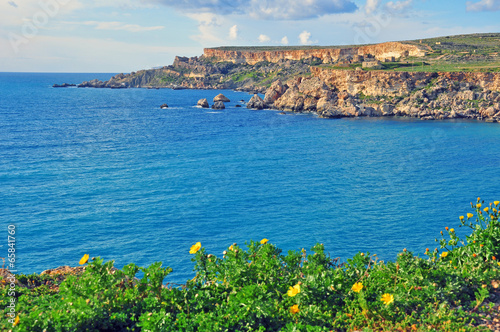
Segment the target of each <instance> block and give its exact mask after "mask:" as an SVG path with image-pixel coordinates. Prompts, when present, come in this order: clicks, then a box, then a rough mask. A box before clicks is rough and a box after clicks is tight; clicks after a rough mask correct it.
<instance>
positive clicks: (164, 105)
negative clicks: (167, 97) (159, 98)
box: [160, 104, 168, 110]
mask: <svg viewBox="0 0 500 332" xmlns="http://www.w3.org/2000/svg"><path fill="white" fill-rule="evenodd" d="M160 108H161V109H162V110H164V109H165V108H168V105H167V104H163V105H161V106H160Z"/></svg>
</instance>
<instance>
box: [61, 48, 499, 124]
mask: <svg viewBox="0 0 500 332" xmlns="http://www.w3.org/2000/svg"><path fill="white" fill-rule="evenodd" d="M383 46H384V48H381V49H380V50H379V51H380V52H378V51H377V50H378V49H377V48H373V47H372V48H373V50H372V51H373V52H372V53H374V54H375V56H376V55H377V54H378V55H379V56H386V55H387V54H392V53H391V52H393V51H394V49H391V48H390V47H389V46H391V45H390V44H388V45H383ZM391 47H393V46H391ZM379 48H380V47H379ZM393 48H394V47H393ZM399 48H401V47H399ZM399 48H398V50H399ZM375 51H377V52H378V53H377V52H375ZM399 51H401V52H400V53H401V54H399V56H400V58H401V59H399V60H398V61H399V62H397V63H399V64H402V63H403V61H404V54H403V53H404V52H403V51H405V52H406V51H407V50H406V49H403V48H401V50H399ZM207 52H208V51H207V50H205V53H206V54H204V55H203V56H201V57H192V58H186V57H176V58H175V61H174V63H173V64H172V65H170V66H165V67H162V68H157V69H150V70H141V71H138V72H132V73H130V74H118V75H115V76H113V77H112V78H111V79H109V80H108V81H104V82H103V81H100V80H97V79H95V80H91V81H86V82H82V83H80V84H78V85H77V87H78V88H110V89H125V88H147V89H160V88H170V89H216V90H217V89H232V90H236V91H246V92H250V93H253V94H258V93H260V94H265V98H264V99H261V98H260V97H258V95H255V96H254V97H252V99H251V100H250V101H249V102H248V104H247V107H248V108H252V109H263V108H270V109H276V110H280V111H283V112H295V113H303V112H311V113H317V114H318V116H319V117H321V118H343V117H362V116H370V117H379V116H403V117H412V118H419V119H422V120H444V119H460V118H465V119H476V120H481V121H486V122H500V72H415V71H412V72H408V71H395V70H373V69H363V68H362V67H359V66H358V67H356V68H355V69H354V68H345V69H340V68H338V67H336V66H339V65H343V63H344V62H346V61H347V62H346V63H347V65H353V64H354V65H356V63H357V62H356V61H363V58H365V60H366V59H369V60H370V61H372V56H371V55H370V54H365V55H364V56H361V55H356V56H355V57H354V58H353V59H351V57H350V55H349V54H348V57H347V58H343V57H341V55H342V54H341V53H339V55H338V57H339V58H338V59H336V60H335V61H337V62H336V63H334V64H331V63H330V64H325V61H326V60H325V59H323V58H321V59H320V58H317V57H315V56H312V55H311V54H313V55H318V54H320V53H318V54H316V53H311V52H309V53H310V54H309V53H307V52H305V51H300V52H302V53H304V52H305V53H304V54H306V55H307V54H308V56H310V57H308V58H302V59H300V60H290V59H288V60H287V59H284V58H283V54H278V55H279V56H278V55H276V54H274V53H276V52H274V53H272V54H271V55H274V57H271V58H270V60H272V61H271V62H270V60H269V59H268V60H269V61H260V60H261V59H260V58H255V56H256V55H259V54H260V53H262V54H261V56H264V55H265V56H269V54H268V53H269V52H260V53H259V52H257V53H255V52H253V53H252V52H247V53H241V52H239V53H238V52H236V53H235V52H232V51H219V50H217V52H219V53H220V54H219V53H214V54H215V55H214V54H212V56H211V57H209V56H208V55H210V54H211V53H210V54H209V53H207ZM221 52H222V53H221ZM297 52H298V51H297ZM300 52H298V53H297V54H295V55H296V57H297V58H300V56H301V54H302V53H300ZM328 52H330V53H331V52H332V50H329V51H328ZM357 52H358V51H357ZM233 53H234V54H233ZM254 53H255V54H254ZM277 53H279V52H277ZM323 53H324V52H323V51H322V53H321V54H323ZM330 53H328V54H330ZM351 53H352V52H351ZM379 53H380V54H379ZM207 54H208V55H207ZM228 54H229V55H228ZM325 54H326V53H325ZM216 55H217V56H218V57H219V58H217V57H216ZM285 55H286V54H285ZM323 55H324V54H323ZM222 56H226V57H228V56H229V58H227V59H226V58H224V57H223V58H221V57H222ZM231 56H232V57H233V58H234V59H233V58H231ZM254 58H255V59H254ZM358 58H359V59H358ZM228 59H229V60H228ZM266 59H267V58H266ZM346 59H347V60H346ZM360 59H361V60H360ZM243 60H244V61H243ZM257 60H259V61H260V62H255V61H257ZM327 60H328V61H332V59H330V58H328V57H327ZM248 62H251V63H252V64H249V63H248ZM365 62H366V61H365ZM364 64H365V63H364V62H363V66H364ZM65 86H70V85H67V84H63V85H54V87H65ZM203 104H204V103H203ZM222 106H223V104H220V103H219V104H218V105H216V107H217V108H219V109H221V108H222ZM205 107H206V106H205Z"/></svg>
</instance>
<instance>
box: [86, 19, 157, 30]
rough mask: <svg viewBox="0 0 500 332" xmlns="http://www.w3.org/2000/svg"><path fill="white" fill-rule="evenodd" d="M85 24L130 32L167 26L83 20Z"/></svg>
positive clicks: (99, 28)
mask: <svg viewBox="0 0 500 332" xmlns="http://www.w3.org/2000/svg"><path fill="white" fill-rule="evenodd" d="M83 24H85V25H91V26H95V29H96V30H123V31H129V32H144V31H155V30H162V29H164V28H165V27H164V26H152V27H143V26H140V25H137V24H125V23H122V22H97V21H86V22H83Z"/></svg>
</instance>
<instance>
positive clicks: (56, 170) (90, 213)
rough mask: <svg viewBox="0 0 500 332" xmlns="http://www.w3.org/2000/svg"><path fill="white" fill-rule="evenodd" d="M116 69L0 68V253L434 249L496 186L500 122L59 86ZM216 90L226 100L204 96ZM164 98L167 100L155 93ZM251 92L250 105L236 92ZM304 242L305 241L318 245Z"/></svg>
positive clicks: (187, 269)
mask: <svg viewBox="0 0 500 332" xmlns="http://www.w3.org/2000/svg"><path fill="white" fill-rule="evenodd" d="M112 75H113V74H99V73H96V74H92V73H85V74H61V73H56V74H54V73H0V221H1V223H0V226H1V228H0V256H1V257H7V255H8V249H9V248H12V246H9V243H8V240H7V239H8V235H9V234H8V231H9V229H13V228H15V235H14V238H15V241H14V244H15V250H16V251H15V267H14V268H15V270H16V271H17V273H23V274H30V273H40V272H42V271H44V270H47V269H51V268H56V267H59V266H63V265H69V266H77V265H78V261H79V260H80V258H81V257H82V256H83V255H84V254H89V255H90V256H91V257H101V258H103V259H105V260H106V261H108V260H114V262H115V266H116V267H118V268H120V267H123V266H124V265H126V264H129V263H135V264H137V265H139V266H148V265H150V264H152V263H153V262H156V261H161V262H162V263H163V266H169V267H172V268H173V272H172V273H171V275H169V276H168V277H167V279H166V280H165V282H172V283H183V282H185V281H186V280H187V279H189V278H192V277H193V276H194V272H193V268H194V263H193V262H192V261H191V259H192V258H193V255H190V254H189V249H190V247H191V246H192V245H193V244H195V243H196V242H201V244H202V246H203V247H204V248H205V250H206V251H207V253H212V254H214V255H216V256H218V257H222V252H223V251H224V250H227V248H228V247H229V246H230V245H231V244H233V243H237V244H238V245H240V246H243V247H244V246H245V242H248V241H250V240H254V241H260V240H261V239H263V238H267V239H269V242H270V243H272V244H273V245H276V246H278V247H279V248H281V249H282V250H283V254H286V253H287V252H288V251H289V250H295V251H300V250H301V249H302V248H305V249H306V250H308V251H309V249H310V248H311V247H312V246H314V245H315V244H316V243H323V244H324V246H325V250H326V252H327V253H328V254H329V255H330V256H331V257H332V258H337V257H338V258H340V260H341V261H346V260H347V259H349V258H351V257H352V256H353V255H355V254H356V253H358V252H365V253H367V252H368V253H370V254H376V255H377V257H378V258H379V259H382V260H385V261H389V260H395V258H396V255H397V253H398V252H400V251H401V250H403V248H407V249H408V250H409V251H412V252H413V253H414V254H415V255H418V256H421V257H425V256H424V255H423V253H424V252H425V249H426V248H430V249H431V250H432V249H434V248H435V247H436V246H437V243H436V242H435V239H436V238H439V237H440V234H439V233H440V231H441V230H444V227H446V226H448V227H454V228H455V229H456V230H457V232H458V233H459V234H460V235H461V236H464V235H467V234H469V231H468V230H467V229H465V228H459V227H458V226H459V224H460V223H459V216H460V215H465V214H466V213H467V212H472V210H471V208H470V202H471V201H476V199H477V197H481V199H484V200H485V201H486V202H487V203H488V202H491V201H494V200H500V187H499V184H500V124H498V123H484V122H479V121H470V120H446V121H420V120H418V119H409V118H395V117H390V118H366V117H364V118H345V119H321V118H318V117H317V116H315V115H313V114H285V115H283V114H280V112H279V111H275V110H260V111H257V110H250V109H247V108H246V107H245V104H244V103H245V102H246V101H248V100H249V99H250V98H251V95H249V94H248V93H245V92H235V91H230V90H222V91H216V90H170V89H158V90H156V89H119V90H115V89H113V90H111V89H93V88H53V87H52V85H53V84H54V83H58V84H61V83H65V82H66V83H80V82H82V81H85V80H91V79H94V78H98V79H101V80H107V79H109V78H110V77H111V76H112ZM219 93H223V94H224V95H225V96H227V97H228V98H229V99H230V100H231V101H230V102H228V103H226V108H225V109H224V110H212V109H203V108H199V107H197V106H196V103H197V101H198V100H199V99H201V98H207V99H208V100H209V102H210V104H212V99H213V98H214V96H216V95H217V94H219ZM164 103H167V104H168V105H169V107H168V108H167V109H160V107H159V106H160V105H161V104H164ZM237 106H242V107H237ZM309 252H310V251H309Z"/></svg>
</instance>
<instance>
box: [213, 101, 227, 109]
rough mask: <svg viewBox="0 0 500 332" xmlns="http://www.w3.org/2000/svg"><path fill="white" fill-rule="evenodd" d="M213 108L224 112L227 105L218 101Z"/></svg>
mask: <svg viewBox="0 0 500 332" xmlns="http://www.w3.org/2000/svg"><path fill="white" fill-rule="evenodd" d="M212 108H213V109H214V110H223V109H225V108H226V105H224V103H223V102H222V101H216V102H215V103H214V104H213V105H212Z"/></svg>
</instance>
